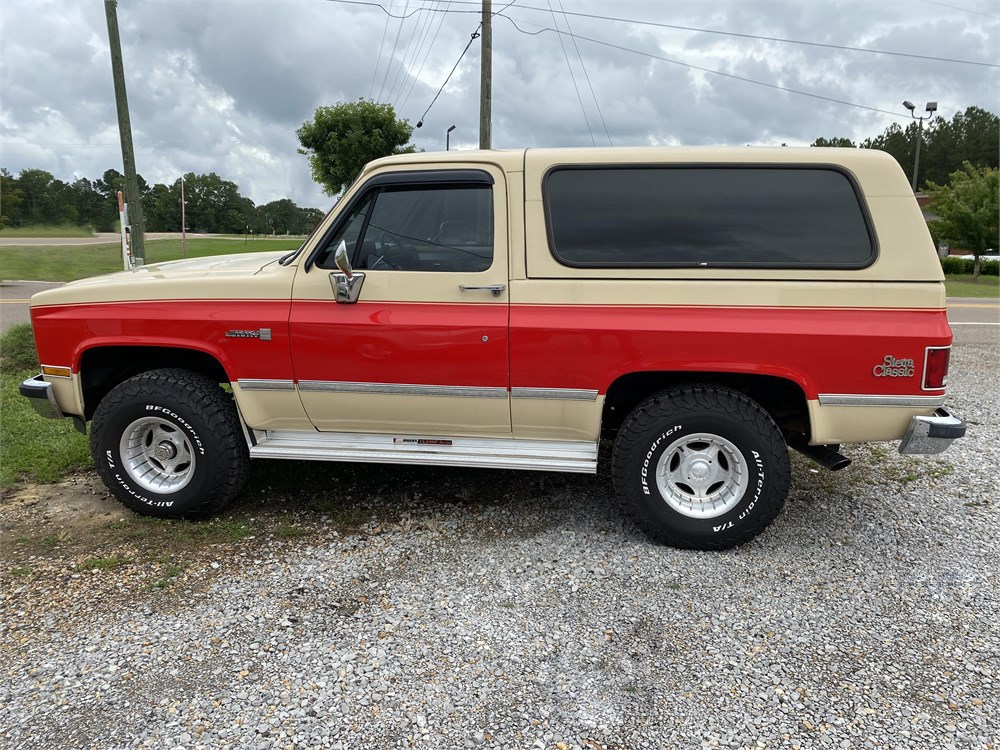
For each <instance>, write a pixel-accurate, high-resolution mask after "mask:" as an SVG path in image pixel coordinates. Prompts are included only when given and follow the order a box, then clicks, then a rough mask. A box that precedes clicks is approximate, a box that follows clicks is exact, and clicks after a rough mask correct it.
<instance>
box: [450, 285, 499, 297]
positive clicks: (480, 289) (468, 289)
mask: <svg viewBox="0 0 1000 750" xmlns="http://www.w3.org/2000/svg"><path fill="white" fill-rule="evenodd" d="M458 288H459V289H461V290H462V291H463V292H483V291H489V292H492V293H493V296H494V297H499V296H500V295H501V294H503V290H504V289H506V288H507V286H506V285H505V284H491V285H489V286H466V285H465V284H459V285H458Z"/></svg>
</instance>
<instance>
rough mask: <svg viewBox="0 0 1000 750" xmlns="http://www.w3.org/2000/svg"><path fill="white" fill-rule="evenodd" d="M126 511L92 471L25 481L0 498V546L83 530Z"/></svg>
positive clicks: (120, 515) (4, 547) (119, 515)
mask: <svg viewBox="0 0 1000 750" xmlns="http://www.w3.org/2000/svg"><path fill="white" fill-rule="evenodd" d="M128 513H129V511H127V510H125V509H124V508H122V506H121V504H120V503H118V501H117V500H115V499H114V498H112V497H111V495H109V494H108V492H107V490H106V489H105V488H104V485H103V484H102V483H101V480H100V479H98V477H97V476H96V475H95V474H79V475H76V476H73V477H70V478H69V479H67V480H66V481H64V482H60V483H58V484H28V485H25V486H24V487H22V488H20V489H18V490H15V491H14V492H12V493H9V494H8V495H7V496H6V497H4V498H3V499H2V500H0V549H8V547H9V545H11V544H13V542H14V541H15V540H22V539H25V538H31V537H36V536H38V537H45V536H48V535H49V534H51V533H53V532H59V531H66V532H81V531H85V530H87V529H91V528H94V527H98V526H102V525H104V524H107V523H108V522H109V521H112V520H114V519H115V518H116V517H117V518H121V517H123V515H125V514H128Z"/></svg>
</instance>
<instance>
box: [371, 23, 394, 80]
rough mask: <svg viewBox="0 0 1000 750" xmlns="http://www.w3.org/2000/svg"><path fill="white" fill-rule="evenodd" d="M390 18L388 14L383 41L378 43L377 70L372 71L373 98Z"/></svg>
mask: <svg viewBox="0 0 1000 750" xmlns="http://www.w3.org/2000/svg"><path fill="white" fill-rule="evenodd" d="M389 18H390V16H389V15H388V14H386V16H385V26H383V27H382V41H381V43H380V44H379V45H378V57H376V58H375V70H373V71H372V82H371V83H370V84H369V85H368V98H369V99H371V98H372V92H373V91H374V90H375V76H376V75H378V64H379V63H380V62H382V50H383V49H384V48H385V33H386V32H387V31H388V30H389Z"/></svg>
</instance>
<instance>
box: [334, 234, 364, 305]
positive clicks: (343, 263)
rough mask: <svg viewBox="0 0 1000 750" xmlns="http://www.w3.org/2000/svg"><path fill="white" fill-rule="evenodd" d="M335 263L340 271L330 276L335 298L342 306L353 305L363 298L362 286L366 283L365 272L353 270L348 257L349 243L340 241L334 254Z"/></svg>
mask: <svg viewBox="0 0 1000 750" xmlns="http://www.w3.org/2000/svg"><path fill="white" fill-rule="evenodd" d="M333 262H334V263H335V264H336V265H337V268H338V269H339V271H334V272H333V273H331V274H330V286H332V287H333V298H334V299H335V300H336V301H337V303H338V304H341V305H353V304H354V303H355V302H357V301H358V297H360V296H361V285H362V284H364V283H365V274H364V272H363V271H355V270H354V269H352V268H351V260H350V258H348V257H347V243H346V242H344V240H341V241H340V244H339V245H337V249H336V250H335V251H334V253H333Z"/></svg>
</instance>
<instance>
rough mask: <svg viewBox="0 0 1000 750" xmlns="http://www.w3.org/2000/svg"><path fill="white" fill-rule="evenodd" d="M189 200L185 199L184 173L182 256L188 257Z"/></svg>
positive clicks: (182, 183) (182, 190) (182, 178)
mask: <svg viewBox="0 0 1000 750" xmlns="http://www.w3.org/2000/svg"><path fill="white" fill-rule="evenodd" d="M186 207H187V202H186V201H185V200H184V175H181V257H182V258H186V257H188V234H187V232H188V230H187V226H188V225H187V211H186Z"/></svg>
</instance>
